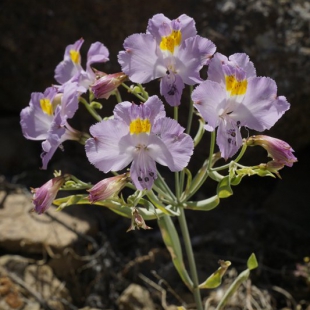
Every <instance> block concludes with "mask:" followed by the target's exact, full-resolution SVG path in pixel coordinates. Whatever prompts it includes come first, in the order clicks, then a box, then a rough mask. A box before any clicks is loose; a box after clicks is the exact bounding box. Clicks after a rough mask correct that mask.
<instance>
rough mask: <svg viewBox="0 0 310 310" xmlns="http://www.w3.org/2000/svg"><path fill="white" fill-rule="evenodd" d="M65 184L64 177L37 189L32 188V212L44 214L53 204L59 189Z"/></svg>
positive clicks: (56, 178) (54, 179) (50, 181)
mask: <svg viewBox="0 0 310 310" xmlns="http://www.w3.org/2000/svg"><path fill="white" fill-rule="evenodd" d="M64 183H65V176H58V177H55V178H53V179H51V180H49V181H48V182H46V183H45V184H44V185H42V186H41V187H38V188H32V189H31V192H32V193H33V198H32V202H33V204H34V206H35V207H34V209H33V210H34V211H35V212H37V213H38V214H42V213H44V212H45V211H46V210H47V209H48V208H49V207H50V205H51V204H52V203H53V200H54V199H55V197H56V195H57V193H58V191H59V189H60V187H61V186H62V185H63V184H64Z"/></svg>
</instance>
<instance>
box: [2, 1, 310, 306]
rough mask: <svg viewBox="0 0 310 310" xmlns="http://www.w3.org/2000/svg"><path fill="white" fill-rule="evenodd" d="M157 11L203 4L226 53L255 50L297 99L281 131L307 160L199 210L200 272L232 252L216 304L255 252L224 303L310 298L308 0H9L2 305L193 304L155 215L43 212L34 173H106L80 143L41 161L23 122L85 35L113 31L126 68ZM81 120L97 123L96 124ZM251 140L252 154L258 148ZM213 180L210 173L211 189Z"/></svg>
mask: <svg viewBox="0 0 310 310" xmlns="http://www.w3.org/2000/svg"><path fill="white" fill-rule="evenodd" d="M158 12H162V13H164V14H165V15H166V16H168V17H169V18H175V17H177V16H179V15H180V14H182V13H186V14H188V15H189V16H192V17H193V18H195V20H196V23H197V29H198V32H199V34H201V35H203V36H207V37H208V38H209V39H211V40H212V41H213V42H214V43H215V44H216V45H217V48H218V51H219V52H221V53H223V54H226V55H230V54H232V53H235V52H246V53H248V54H249V55H250V57H251V59H252V60H253V62H254V64H255V66H256V69H257V72H258V75H261V76H270V77H272V78H273V79H275V80H276V82H277V85H278V93H279V94H282V95H285V96H286V97H287V98H288V101H289V102H290V103H291V109H290V111H289V112H288V113H286V114H285V116H284V117H283V118H282V119H281V120H280V121H279V122H278V123H277V125H276V126H275V127H274V129H272V130H271V131H270V132H269V133H268V134H270V135H273V136H276V137H278V138H280V139H283V140H286V141H287V142H288V143H290V144H291V145H292V147H293V148H294V149H295V151H296V153H295V154H296V156H297V157H298V163H296V164H295V165H294V166H293V168H285V169H284V170H283V172H282V173H281V175H282V180H273V179H263V180H262V179H259V178H255V177H253V178H248V179H247V180H244V182H243V183H242V184H241V185H240V186H238V187H236V188H235V189H234V195H233V196H232V197H230V198H228V199H225V200H223V202H222V203H221V205H220V206H219V207H217V208H216V209H215V210H212V211H211V212H207V213H197V212H189V213H188V220H189V226H190V230H191V235H192V242H193V244H194V251H195V255H196V258H197V263H198V269H199V275H200V277H201V279H205V278H206V277H207V276H208V275H210V273H212V272H213V271H214V270H215V269H216V268H217V267H218V266H217V261H218V260H219V259H225V260H230V261H231V262H232V268H230V272H229V273H228V275H227V276H226V278H225V281H224V283H223V286H222V287H221V288H220V289H217V290H212V291H206V292H204V293H203V294H204V295H203V296H204V300H205V302H206V304H207V305H208V309H214V306H215V305H216V304H217V301H218V300H219V299H220V297H221V296H222V294H223V291H224V290H225V288H226V287H227V286H228V285H229V283H231V281H232V280H233V279H234V278H235V276H236V273H239V272H240V271H242V270H243V269H244V268H245V264H246V259H247V257H248V256H249V255H250V254H251V253H252V252H255V253H256V255H257V258H258V261H259V268H258V269H257V270H256V271H254V272H253V273H252V274H251V280H250V281H248V282H246V283H245V284H244V285H243V286H242V287H241V288H240V290H239V291H238V293H237V294H236V295H235V297H234V298H232V299H231V301H230V303H229V305H228V306H227V307H226V308H225V309H308V310H309V309H310V306H309V305H310V297H309V296H310V284H309V279H310V266H309V263H308V264H307V263H306V262H304V258H305V257H309V256H310V253H309V251H310V247H309V245H310V231H309V223H310V209H309V203H308V201H307V200H308V192H309V181H308V175H309V173H310V171H309V165H308V163H307V160H309V151H310V126H309V116H310V113H309V111H310V87H309V85H310V75H309V66H310V61H309V60H310V30H309V29H310V4H309V2H308V1H306V0H296V1H289V0H274V1H272V0H253V1H252V0H250V1H247V0H239V1H238V0H221V1H213V0H209V1H208V0H197V1H194V0H193V1H190V0H184V1H182V2H179V3H177V4H176V3H175V2H171V1H167V0H158V1H156V2H152V3H151V4H150V3H149V2H147V1H145V2H143V1H139V0H132V1H127V0H118V1H114V0H113V1H112V0H109V1H99V0H89V1H83V0H81V1H68V0H66V1H61V2H57V3H55V1H52V0H46V1H40V2H38V1H35V0H29V1H24V0H16V1H10V0H3V1H2V2H1V3H0V31H1V36H0V55H1V57H0V70H1V71H0V72H1V74H2V78H1V79H0V90H1V102H0V110H1V113H0V141H1V152H0V163H1V164H0V175H2V177H1V180H0V190H1V192H0V255H1V257H0V309H1V310H2V309H3V310H6V309H9V310H11V309H24V310H25V309H27V310H32V309H34V310H36V309H60V310H62V309H74V310H77V309H84V310H86V309H88V310H90V309H95V308H97V309H101V310H107V309H126V310H127V309H128V310H131V309H135V310H138V309H145V310H146V309H148V310H152V309H170V310H172V309H175V306H174V305H181V304H183V305H184V306H186V309H191V304H192V299H191V296H190V295H189V292H188V291H187V289H186V288H185V287H184V286H183V285H182V284H181V283H180V281H179V279H178V275H177V274H176V272H175V271H174V268H173V266H172V264H171V262H170V258H169V254H168V252H167V251H166V249H165V248H164V245H163V242H162V239H161V236H160V234H159V231H158V228H157V226H156V222H155V221H152V222H150V223H148V225H150V226H152V227H153V230H150V231H133V232H130V233H126V230H127V229H128V227H129V225H130V223H129V220H127V219H123V218H120V217H118V216H117V215H115V214H114V213H112V212H111V211H109V210H106V209H104V208H99V207H95V206H74V207H69V208H67V209H66V210H64V211H63V212H61V213H59V212H56V211H55V209H54V208H51V209H50V210H49V212H48V213H47V214H45V215H42V216H37V215H35V214H34V213H32V212H30V211H31V209H32V205H31V196H30V194H29V188H30V186H31V187H37V186H40V185H42V184H43V183H44V182H46V180H47V179H49V178H50V177H51V176H52V172H53V170H54V169H57V170H59V169H61V170H63V171H68V172H70V173H73V174H76V175H77V176H79V177H80V178H81V179H83V180H85V181H93V182H97V181H98V180H100V179H101V178H102V174H101V173H100V172H98V171H97V170H96V169H94V168H93V167H90V166H89V165H88V164H87V161H86V158H85V155H84V153H83V148H82V147H80V146H76V145H75V144H73V143H66V144H65V152H58V153H57V154H56V156H55V158H53V160H52V161H51V164H50V167H49V169H48V171H41V170H39V169H38V167H40V157H39V154H40V143H36V142H32V141H27V140H26V139H24V138H23V137H22V135H21V131H20V126H19V112H20V110H21V109H22V108H24V107H25V106H27V105H28V102H29V98H30V93H31V92H33V91H43V90H44V89H45V88H46V87H47V86H48V85H50V84H51V83H52V82H54V81H53V71H54V68H55V66H56V65H57V64H58V62H59V61H60V60H61V59H62V56H63V52H64V48H65V46H66V45H67V44H69V43H72V42H74V41H75V40H77V39H78V38H80V37H81V36H82V37H84V39H85V44H84V45H85V46H84V49H83V50H82V53H86V51H87V48H88V46H89V44H90V43H92V42H94V41H96V40H99V41H102V42H103V43H104V44H106V46H107V47H108V48H109V50H110V53H111V57H110V58H111V61H110V62H109V63H107V64H105V67H104V70H105V71H108V72H114V71H118V70H119V67H118V65H117V61H116V54H117V52H118V51H119V50H120V49H122V43H123V40H124V38H126V37H127V36H128V35H130V34H132V33H136V32H144V31H145V27H146V23H147V20H148V18H150V17H152V16H153V15H154V14H156V13H158ZM84 55H85V54H84ZM84 59H85V58H84ZM155 87H157V84H156V85H155ZM105 109H107V110H109V109H110V110H111V107H105ZM185 114H186V113H185ZM181 117H182V115H181ZM80 121H81V123H83V124H88V123H90V122H91V121H92V120H91V118H88V117H85V116H84V115H83V113H81V115H77V118H76V123H77V124H79V122H80ZM79 126H81V129H84V130H87V127H86V126H87V125H84V126H85V128H82V125H79ZM202 151H203V150H202ZM252 154H254V153H250V154H249V156H248V157H247V158H246V160H248V161H251V160H253V158H252V156H255V155H252ZM192 166H193V167H194V168H196V166H195V164H193V163H192ZM213 190H214V188H213V187H212V185H211V184H207V185H206V187H205V188H204V189H203V191H202V192H201V193H200V194H199V195H200V196H199V197H201V198H204V197H205V196H206V193H208V192H209V191H211V192H213Z"/></svg>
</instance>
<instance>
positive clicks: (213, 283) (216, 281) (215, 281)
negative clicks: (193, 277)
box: [199, 260, 231, 289]
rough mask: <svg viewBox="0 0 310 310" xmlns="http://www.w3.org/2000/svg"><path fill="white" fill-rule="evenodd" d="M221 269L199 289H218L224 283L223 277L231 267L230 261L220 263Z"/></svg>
mask: <svg viewBox="0 0 310 310" xmlns="http://www.w3.org/2000/svg"><path fill="white" fill-rule="evenodd" d="M219 263H220V265H221V266H220V267H219V268H218V269H217V270H216V271H215V272H214V273H213V274H212V275H211V276H210V277H209V278H208V279H207V280H206V281H205V282H203V283H201V284H200V285H199V288H201V289H204V288H216V287H218V286H219V285H220V284H221V283H222V277H223V276H224V274H225V272H226V271H227V269H228V267H229V266H230V265H231V262H230V261H222V260H221V261H220V262H219Z"/></svg>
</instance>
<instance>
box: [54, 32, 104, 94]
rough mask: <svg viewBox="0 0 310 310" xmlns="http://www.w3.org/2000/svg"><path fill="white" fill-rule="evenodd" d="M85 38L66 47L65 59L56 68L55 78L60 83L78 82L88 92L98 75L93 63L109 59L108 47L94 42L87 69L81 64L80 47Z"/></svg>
mask: <svg viewBox="0 0 310 310" xmlns="http://www.w3.org/2000/svg"><path fill="white" fill-rule="evenodd" d="M83 42H84V40H83V39H82V38H81V39H80V40H78V41H76V42H75V43H74V44H70V45H68V46H67V47H66V50H65V54H64V59H63V61H61V62H60V63H59V64H58V65H57V67H56V69H55V80H56V81H57V82H58V83H59V84H65V83H67V82H69V81H70V82H73V81H74V82H77V83H78V85H79V86H80V87H81V89H80V90H81V91H82V92H86V91H87V89H88V87H89V85H90V84H92V83H94V82H95V80H96V76H95V73H94V71H93V70H92V68H91V64H93V63H100V62H106V61H108V60H109V51H108V49H107V48H106V47H105V46H104V45H103V44H102V43H100V42H95V43H93V44H92V45H91V46H90V48H89V50H88V53H87V62H86V70H84V69H83V68H82V66H81V55H80V48H81V46H82V44H83Z"/></svg>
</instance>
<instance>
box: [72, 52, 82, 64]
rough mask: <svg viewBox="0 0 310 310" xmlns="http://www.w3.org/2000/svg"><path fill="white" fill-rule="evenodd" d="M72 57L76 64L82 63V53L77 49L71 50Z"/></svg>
mask: <svg viewBox="0 0 310 310" xmlns="http://www.w3.org/2000/svg"><path fill="white" fill-rule="evenodd" d="M70 58H71V60H72V61H73V62H74V63H75V64H79V63H80V53H79V52H78V51H76V50H70Z"/></svg>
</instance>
